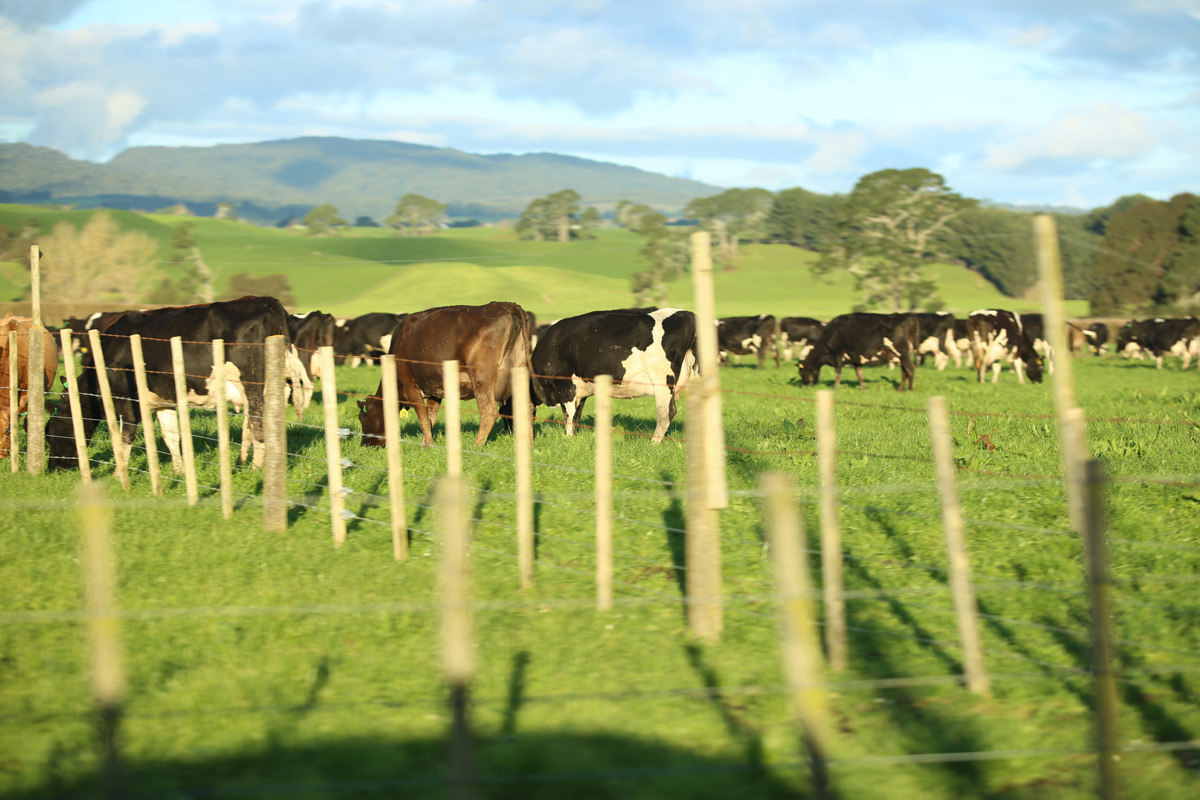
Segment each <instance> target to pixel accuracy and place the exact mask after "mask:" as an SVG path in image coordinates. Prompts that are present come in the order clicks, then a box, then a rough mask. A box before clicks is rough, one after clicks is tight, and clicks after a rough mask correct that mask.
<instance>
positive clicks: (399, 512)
mask: <svg viewBox="0 0 1200 800" xmlns="http://www.w3.org/2000/svg"><path fill="white" fill-rule="evenodd" d="M322 358H324V353H322ZM379 366H380V367H381V368H382V369H383V379H382V381H381V383H382V384H383V436H384V445H385V446H386V448H387V462H388V499H389V500H390V501H391V505H392V556H393V557H394V558H395V559H396V560H397V561H406V560H407V559H408V523H407V521H406V520H407V519H408V513H407V511H406V509H405V500H404V471H403V470H404V468H403V463H402V457H401V453H400V396H399V391H398V389H397V388H396V356H394V355H392V354H391V353H388V354H386V355H384V356H381V357H380V359H379ZM321 372H322V373H323V374H322V376H321V393H322V394H324V393H325V374H329V375H332V374H333V350H332V348H330V352H329V360H328V361H324V362H323V363H322V364H321Z"/></svg>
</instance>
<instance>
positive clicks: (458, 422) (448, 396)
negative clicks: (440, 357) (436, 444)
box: [429, 360, 462, 478]
mask: <svg viewBox="0 0 1200 800" xmlns="http://www.w3.org/2000/svg"><path fill="white" fill-rule="evenodd" d="M461 392H462V389H460V388H459V379H458V362H457V361H454V360H450V361H443V362H442V408H444V409H445V411H446V474H447V475H450V476H452V477H455V478H457V477H459V476H461V475H462V416H461V414H460V409H459V407H458V406H459V394H460V393H461ZM435 421H436V420H432V419H431V420H429V427H430V429H431V430H432V428H433V424H434V422H435Z"/></svg>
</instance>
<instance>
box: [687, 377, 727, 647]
mask: <svg viewBox="0 0 1200 800" xmlns="http://www.w3.org/2000/svg"><path fill="white" fill-rule="evenodd" d="M684 413H685V414H686V418H685V425H686V429H685V430H684V433H685V434H686V435H687V532H686V536H685V539H684V562H685V565H686V567H687V571H686V573H685V574H684V578H683V581H684V586H685V587H686V596H687V615H688V627H689V628H691V631H692V633H693V634H694V635H695V636H696V637H697V638H699V639H702V640H704V641H706V642H715V641H717V640H718V639H720V638H721V631H722V630H723V628H724V626H725V611H724V607H723V606H722V599H721V543H720V531H719V530H718V529H717V524H716V517H717V511H716V509H713V508H710V507H709V503H708V472H707V470H706V469H705V466H706V463H705V447H704V435H703V429H704V401H703V399H702V398H701V397H700V396H699V394H698V393H696V392H693V391H692V390H690V389H689V390H688V397H687V401H686V403H685V405H684Z"/></svg>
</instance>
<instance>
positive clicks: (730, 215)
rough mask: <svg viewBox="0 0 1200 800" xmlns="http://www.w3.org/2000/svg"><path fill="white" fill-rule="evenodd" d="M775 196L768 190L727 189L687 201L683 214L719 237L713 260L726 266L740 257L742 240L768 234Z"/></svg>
mask: <svg viewBox="0 0 1200 800" xmlns="http://www.w3.org/2000/svg"><path fill="white" fill-rule="evenodd" d="M773 197H774V196H773V195H772V194H771V193H770V192H768V191H767V190H766V189H726V190H725V191H723V192H721V193H720V194H717V195H713V196H712V197H700V198H697V199H695V200H693V201H692V202H690V203H688V204H687V207H686V208H684V210H683V213H684V216H687V217H691V218H693V219H696V220H698V221H699V222H700V226H701V227H702V228H704V229H705V230H707V231H709V232H710V233H711V234H712V235H713V238H714V239H715V240H716V251H715V253H714V260H716V261H717V262H721V263H724V264H725V265H726V266H727V267H728V266H731V265H732V264H733V262H734V261H736V260H737V255H738V241H739V240H740V239H761V238H765V237H766V236H767V232H766V227H765V226H766V220H767V212H768V211H769V210H770V208H771V201H772V198H773Z"/></svg>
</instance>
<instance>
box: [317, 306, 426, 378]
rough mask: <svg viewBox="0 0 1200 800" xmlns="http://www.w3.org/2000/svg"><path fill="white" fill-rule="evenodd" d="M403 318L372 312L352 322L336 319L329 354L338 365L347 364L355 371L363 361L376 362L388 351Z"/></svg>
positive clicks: (398, 315) (381, 312) (400, 315)
mask: <svg viewBox="0 0 1200 800" xmlns="http://www.w3.org/2000/svg"><path fill="white" fill-rule="evenodd" d="M406 316H408V315H407V314H388V313H387V312H384V311H375V312H372V313H370V314H363V315H362V316H361V317H355V318H353V319H345V320H342V319H339V320H338V321H337V322H336V323H335V324H334V327H335V330H334V334H333V352H334V355H336V356H337V357H338V359H337V360H338V363H341V362H342V361H343V360H345V359H349V360H350V366H352V367H357V366H358V365H359V364H361V363H362V362H363V361H364V360H366V361H368V362H369V361H372V360H375V359H378V358H379V357H380V356H381V355H383V354H384V353H390V352H391V351H392V335H393V334H394V333H395V332H396V328H398V327H399V326H400V323H401V322H402V321H403V320H404V318H405V317H406Z"/></svg>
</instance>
